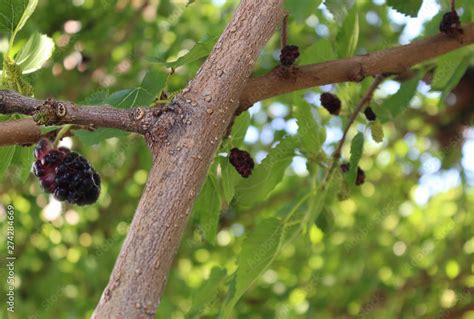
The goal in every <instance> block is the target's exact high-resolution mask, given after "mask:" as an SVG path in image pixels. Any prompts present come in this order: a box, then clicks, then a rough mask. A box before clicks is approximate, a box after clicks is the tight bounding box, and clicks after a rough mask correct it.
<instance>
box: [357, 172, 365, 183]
mask: <svg viewBox="0 0 474 319" xmlns="http://www.w3.org/2000/svg"><path fill="white" fill-rule="evenodd" d="M364 182H365V172H364V170H363V169H362V168H360V167H357V177H356V185H357V186H359V185H362V184H364Z"/></svg>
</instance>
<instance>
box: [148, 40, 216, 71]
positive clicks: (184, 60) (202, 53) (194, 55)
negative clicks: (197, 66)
mask: <svg viewBox="0 0 474 319" xmlns="http://www.w3.org/2000/svg"><path fill="white" fill-rule="evenodd" d="M216 40H217V37H210V38H208V39H207V40H205V41H202V42H201V41H200V42H198V43H196V44H195V45H194V46H193V48H192V49H191V50H189V52H188V53H186V54H185V55H183V56H182V57H180V58H178V59H177V60H176V61H173V62H166V61H163V60H161V59H159V58H156V57H154V58H151V61H152V62H156V63H158V64H160V65H163V66H165V67H167V68H173V69H176V68H177V67H179V66H183V65H186V64H190V63H192V62H195V61H197V60H200V59H202V58H205V57H207V56H208V55H209V53H210V52H211V50H212V48H213V47H214V44H215V43H216Z"/></svg>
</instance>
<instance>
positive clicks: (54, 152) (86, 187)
mask: <svg viewBox="0 0 474 319" xmlns="http://www.w3.org/2000/svg"><path fill="white" fill-rule="evenodd" d="M35 157H36V159H37V160H36V162H35V163H34V164H33V173H34V174H35V175H36V176H37V177H38V178H39V180H40V182H41V186H42V187H43V189H44V190H45V191H46V192H48V193H52V194H54V197H56V199H57V200H59V201H68V202H69V203H71V204H77V205H87V204H92V203H95V202H96V201H97V199H98V198H99V194H100V177H99V175H98V174H97V173H96V172H95V170H94V169H93V168H92V167H91V166H90V165H89V163H88V162H87V160H86V159H85V158H84V157H82V156H81V155H79V154H77V153H75V152H71V151H70V150H69V149H68V148H65V147H60V148H58V149H54V147H53V145H52V143H51V142H50V141H49V140H46V139H42V140H40V142H39V143H38V145H37V146H36V149H35Z"/></svg>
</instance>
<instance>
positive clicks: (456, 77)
mask: <svg viewBox="0 0 474 319" xmlns="http://www.w3.org/2000/svg"><path fill="white" fill-rule="evenodd" d="M470 61H471V57H470V56H466V57H464V59H463V60H462V61H461V63H460V64H459V66H458V67H457V69H456V71H455V72H454V74H453V75H452V77H451V79H450V80H449V82H448V83H447V84H446V86H445V88H444V90H443V94H441V98H440V100H439V105H440V106H445V103H444V101H446V98H447V97H448V95H449V94H450V93H451V91H452V90H453V89H454V88H455V87H456V86H457V85H458V84H459V82H460V81H461V79H462V78H463V76H464V74H465V73H466V71H467V69H468V67H469V65H470Z"/></svg>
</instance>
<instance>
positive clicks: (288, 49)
mask: <svg viewBox="0 0 474 319" xmlns="http://www.w3.org/2000/svg"><path fill="white" fill-rule="evenodd" d="M299 56H300V50H299V48H298V47H297V46H296V45H287V46H285V47H284V48H283V49H281V52H280V63H281V65H284V66H290V65H292V64H293V63H295V61H296V59H297V58H298V57H299Z"/></svg>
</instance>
